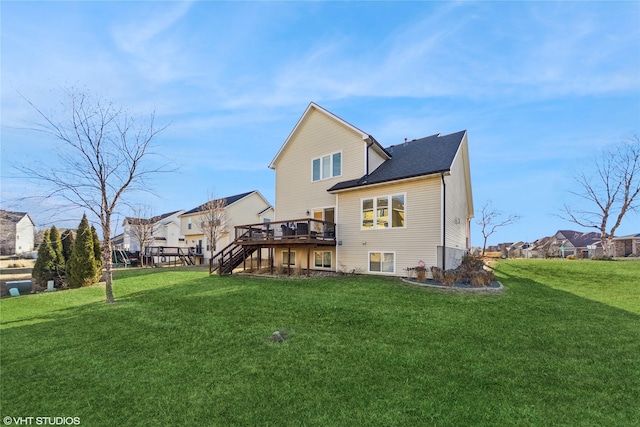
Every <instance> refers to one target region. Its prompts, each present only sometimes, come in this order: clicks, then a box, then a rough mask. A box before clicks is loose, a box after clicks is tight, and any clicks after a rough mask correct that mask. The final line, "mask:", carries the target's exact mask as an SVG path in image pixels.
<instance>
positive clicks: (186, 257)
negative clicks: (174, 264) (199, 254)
mask: <svg viewBox="0 0 640 427" xmlns="http://www.w3.org/2000/svg"><path fill="white" fill-rule="evenodd" d="M178 253H179V255H178V256H179V257H180V260H181V261H182V263H183V264H184V265H196V258H195V257H194V256H193V254H192V253H191V251H190V250H189V251H188V252H187V253H186V254H185V253H184V251H183V250H182V248H179V249H178Z"/></svg>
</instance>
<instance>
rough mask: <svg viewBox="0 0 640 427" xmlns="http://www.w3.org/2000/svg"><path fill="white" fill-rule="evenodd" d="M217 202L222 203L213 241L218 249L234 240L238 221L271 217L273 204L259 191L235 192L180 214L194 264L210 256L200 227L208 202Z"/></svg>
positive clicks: (244, 222)
mask: <svg viewBox="0 0 640 427" xmlns="http://www.w3.org/2000/svg"><path fill="white" fill-rule="evenodd" d="M213 202H218V203H220V204H221V205H223V206H224V214H223V216H224V227H223V230H221V231H222V233H221V235H220V237H219V238H218V240H217V241H216V242H214V245H215V246H214V248H215V249H214V251H219V250H220V249H223V248H224V247H225V246H227V245H229V244H230V243H232V242H233V240H234V237H235V236H234V227H235V226H236V225H239V224H247V223H256V222H259V223H262V222H269V221H272V220H273V217H274V209H273V206H272V205H271V204H270V203H269V202H268V201H267V199H265V198H264V196H263V195H262V194H260V192H259V191H257V190H254V191H249V192H247V193H242V194H236V195H233V196H229V197H223V198H220V199H216V200H212V201H208V202H205V203H203V204H202V205H200V206H197V207H195V208H193V209H191V210H188V211H187V212H184V213H182V214H181V215H180V234H181V235H182V236H184V239H185V245H186V246H187V247H188V248H189V249H190V252H191V253H193V254H194V255H195V261H196V264H203V263H207V262H208V261H209V259H210V257H211V251H210V249H211V245H212V242H209V241H208V239H207V237H206V236H205V233H204V231H203V230H202V222H203V220H204V218H203V217H204V216H205V215H206V212H207V209H208V206H210V204H211V203H213Z"/></svg>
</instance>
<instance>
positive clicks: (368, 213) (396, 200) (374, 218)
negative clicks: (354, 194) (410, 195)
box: [362, 194, 405, 229]
mask: <svg viewBox="0 0 640 427" xmlns="http://www.w3.org/2000/svg"><path fill="white" fill-rule="evenodd" d="M404 199H405V195H404V194H395V195H393V196H380V197H376V198H371V199H362V228H363V229H373V228H402V227H404V226H405V208H404V205H405V200H404Z"/></svg>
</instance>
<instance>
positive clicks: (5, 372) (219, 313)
mask: <svg viewBox="0 0 640 427" xmlns="http://www.w3.org/2000/svg"><path fill="white" fill-rule="evenodd" d="M497 275H498V277H499V278H500V280H501V281H502V283H503V284H504V285H505V288H506V289H505V292H503V293H502V294H463V293H447V292H442V291H436V290H430V289H425V288H416V287H412V286H410V285H408V284H405V283H403V282H400V281H398V280H395V279H388V278H383V277H367V276H355V277H331V278H322V279H315V278H314V279H304V278H301V279H266V278H247V277H241V276H233V277H222V278H221V277H217V276H214V277H208V275H207V274H206V272H202V271H197V270H170V269H161V270H157V269H155V270H152V269H149V270H137V271H136V270H130V271H126V272H122V273H119V275H118V276H117V279H116V281H115V285H114V292H115V295H116V298H117V299H118V301H119V302H118V303H117V304H116V305H115V306H109V305H107V304H105V303H104V302H103V299H104V289H103V287H100V286H96V287H91V288H83V289H78V290H72V291H63V292H56V293H51V294H39V295H34V296H25V297H18V298H9V299H3V300H2V301H1V302H0V309H1V311H0V315H1V328H2V329H1V332H0V333H1V335H0V340H1V341H0V344H1V355H0V363H1V365H0V369H1V390H0V391H1V395H0V399H1V400H0V403H1V406H0V416H2V417H6V416H12V417H28V416H34V417H37V416H52V417H53V416H60V417H79V418H80V421H81V425H85V426H102V425H104V426H129V425H136V426H138V425H143V426H144V425H148V426H171V425H176V426H178V425H179V426H183V425H193V426H204V425H221V426H224V425H247V426H253V425H272V426H281V425H344V426H353V425H366V426H373V425H381V426H390V425H410V426H414V425H451V426H468V425H474V426H477V425H486V426H497V425H501V426H502V425H524V426H529V425H545V426H546V425H567V426H575V425H587V426H591V425H593V426H596V425H597V426H631V425H640V405H638V402H640V283H638V278H639V277H640V262H637V261H636V262H596V261H504V262H501V263H500V264H499V265H498V267H497ZM276 330H283V331H285V332H286V333H287V336H288V339H287V340H286V341H285V342H284V343H282V344H273V343H271V342H269V337H270V335H271V334H272V333H273V332H274V331H276Z"/></svg>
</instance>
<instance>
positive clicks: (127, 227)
mask: <svg viewBox="0 0 640 427" xmlns="http://www.w3.org/2000/svg"><path fill="white" fill-rule="evenodd" d="M183 213H184V210H179V211H173V212H168V213H165V214H162V215H157V216H154V217H152V218H133V217H126V218H125V219H124V221H123V222H122V227H123V230H124V231H123V233H122V236H121V237H120V236H117V245H118V249H123V250H125V251H129V252H138V251H140V242H139V241H138V236H137V234H139V233H136V226H137V225H140V224H143V225H145V226H147V227H148V228H149V230H150V236H149V237H150V239H149V242H148V244H147V247H148V248H153V247H160V246H169V247H186V243H185V241H184V238H183V237H182V236H181V235H180V215H182V214H183ZM143 240H144V239H143Z"/></svg>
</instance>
